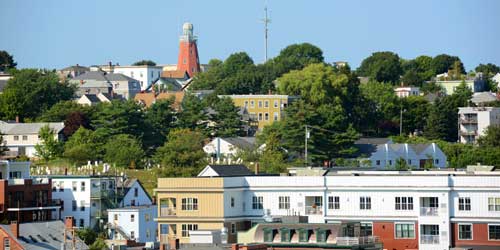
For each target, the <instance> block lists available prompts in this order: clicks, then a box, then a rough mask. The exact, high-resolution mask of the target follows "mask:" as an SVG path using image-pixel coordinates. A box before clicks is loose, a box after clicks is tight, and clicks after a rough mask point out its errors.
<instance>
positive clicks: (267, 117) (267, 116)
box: [264, 112, 269, 121]
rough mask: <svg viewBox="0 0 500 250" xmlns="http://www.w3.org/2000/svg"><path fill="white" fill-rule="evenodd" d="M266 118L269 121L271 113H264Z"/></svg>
mask: <svg viewBox="0 0 500 250" xmlns="http://www.w3.org/2000/svg"><path fill="white" fill-rule="evenodd" d="M264 120H266V121H269V113H267V112H266V113H264Z"/></svg>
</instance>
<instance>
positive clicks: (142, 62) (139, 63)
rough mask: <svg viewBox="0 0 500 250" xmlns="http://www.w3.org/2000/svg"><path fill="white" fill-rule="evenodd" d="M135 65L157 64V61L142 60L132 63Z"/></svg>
mask: <svg viewBox="0 0 500 250" xmlns="http://www.w3.org/2000/svg"><path fill="white" fill-rule="evenodd" d="M132 65H133V66H156V63H155V62H153V61H151V60H140V61H137V62H135V63H134V64H132Z"/></svg>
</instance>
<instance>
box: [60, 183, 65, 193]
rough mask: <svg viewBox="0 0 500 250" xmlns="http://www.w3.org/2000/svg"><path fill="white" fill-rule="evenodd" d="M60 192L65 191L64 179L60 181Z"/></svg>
mask: <svg viewBox="0 0 500 250" xmlns="http://www.w3.org/2000/svg"><path fill="white" fill-rule="evenodd" d="M59 192H64V181H60V182H59Z"/></svg>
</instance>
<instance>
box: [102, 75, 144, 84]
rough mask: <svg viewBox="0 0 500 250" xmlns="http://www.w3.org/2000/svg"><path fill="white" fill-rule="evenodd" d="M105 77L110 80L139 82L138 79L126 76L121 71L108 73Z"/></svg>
mask: <svg viewBox="0 0 500 250" xmlns="http://www.w3.org/2000/svg"><path fill="white" fill-rule="evenodd" d="M105 77H106V78H107V79H108V81H129V82H130V81H134V82H137V80H136V79H134V78H132V77H129V76H126V75H124V74H120V73H111V74H106V75H105Z"/></svg>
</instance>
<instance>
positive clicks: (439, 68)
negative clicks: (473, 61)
mask: <svg viewBox="0 0 500 250" xmlns="http://www.w3.org/2000/svg"><path fill="white" fill-rule="evenodd" d="M456 61H460V64H461V65H462V68H461V69H459V70H460V72H461V73H462V74H465V68H463V64H462V63H461V60H460V58H459V57H458V56H450V55H447V54H441V55H437V56H436V57H434V58H433V59H432V63H431V68H432V70H433V71H434V74H441V73H445V72H448V70H449V69H450V68H451V67H452V66H453V63H455V62H456Z"/></svg>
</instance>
